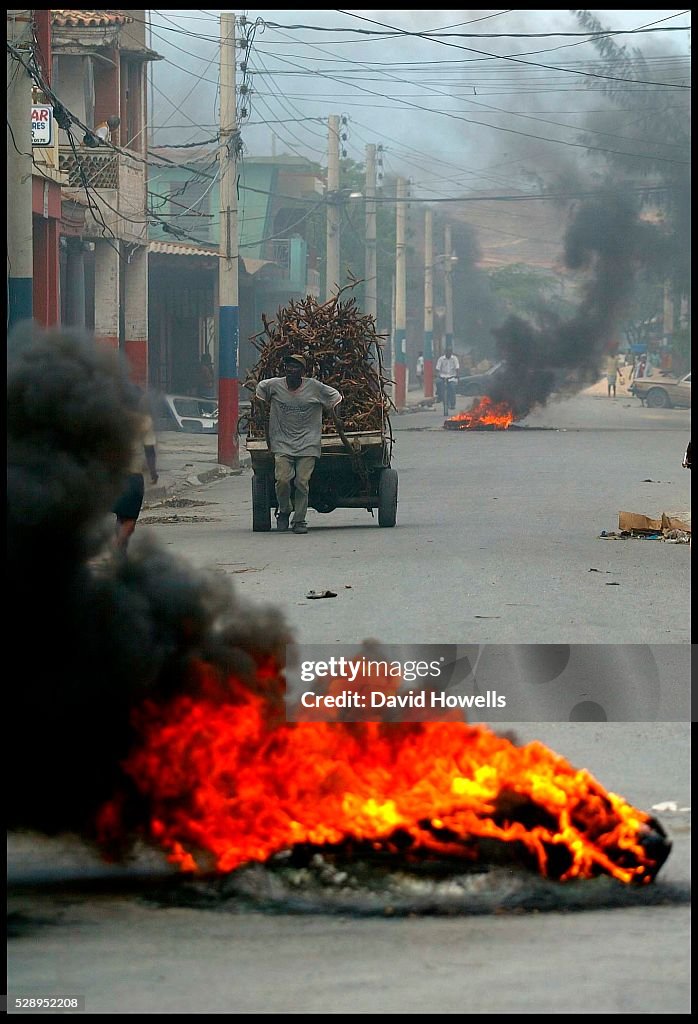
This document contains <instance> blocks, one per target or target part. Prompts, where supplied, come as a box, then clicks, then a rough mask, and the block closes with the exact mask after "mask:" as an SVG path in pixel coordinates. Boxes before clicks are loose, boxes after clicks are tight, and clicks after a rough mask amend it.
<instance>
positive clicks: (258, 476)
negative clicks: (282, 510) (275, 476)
mask: <svg viewBox="0 0 698 1024" xmlns="http://www.w3.org/2000/svg"><path fill="white" fill-rule="evenodd" d="M270 486H271V477H270V476H269V474H268V473H255V474H254V476H253V477H252V532H253V533H265V532H266V531H267V530H271V507H270V504H269V489H270Z"/></svg>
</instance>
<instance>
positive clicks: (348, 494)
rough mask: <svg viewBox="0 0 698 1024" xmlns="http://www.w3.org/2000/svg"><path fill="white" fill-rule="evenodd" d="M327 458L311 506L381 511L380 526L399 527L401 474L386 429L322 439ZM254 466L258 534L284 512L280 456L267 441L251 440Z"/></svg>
mask: <svg viewBox="0 0 698 1024" xmlns="http://www.w3.org/2000/svg"><path fill="white" fill-rule="evenodd" d="M321 447H322V456H321V457H320V458H319V459H318V460H317V462H316V464H315V470H314V472H313V475H312V477H311V478H310V492H309V496H308V507H309V508H314V509H315V510H316V511H317V512H323V513H325V512H334V510H335V509H336V508H365V509H367V510H368V511H369V512H371V514H373V509H378V525H379V526H395V521H396V517H397V470H395V469H392V468H391V465H390V461H391V447H392V438H390V437H389V436H388V435H387V434H386V433H385V432H383V431H380V430H375V431H373V430H371V431H359V432H346V433H345V432H344V431H342V432H341V436H340V434H323V435H322V442H321ZM247 450H248V452H249V453H250V459H251V461H252V470H253V473H254V475H253V477H252V529H253V531H254V532H255V533H259V532H264V531H266V530H271V510H272V509H276V508H277V507H278V503H277V500H276V489H275V486H274V456H273V455H272V454H271V452H270V451H269V449H268V447H267V442H266V440H264V439H263V438H253V437H248V439H247Z"/></svg>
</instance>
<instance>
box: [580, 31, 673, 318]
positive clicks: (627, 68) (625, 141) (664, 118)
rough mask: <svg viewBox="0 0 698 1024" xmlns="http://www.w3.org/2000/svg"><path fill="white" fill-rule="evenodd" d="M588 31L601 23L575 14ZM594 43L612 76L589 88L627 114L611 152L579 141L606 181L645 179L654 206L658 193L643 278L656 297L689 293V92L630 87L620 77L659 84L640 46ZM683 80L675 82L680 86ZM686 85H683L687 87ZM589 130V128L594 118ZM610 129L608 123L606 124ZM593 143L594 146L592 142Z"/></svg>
mask: <svg viewBox="0 0 698 1024" xmlns="http://www.w3.org/2000/svg"><path fill="white" fill-rule="evenodd" d="M572 13H573V14H575V15H576V16H577V20H578V22H579V24H580V25H581V27H582V28H583V29H584V30H585V31H589V32H604V31H606V30H605V29H604V26H602V25H601V23H600V22H599V21H598V20H597V19H596V18H595V17H594V16H593V15H592V13H591V12H590V11H573V12H572ZM591 43H592V45H593V46H594V47H595V48H596V50H597V51H598V52H599V53H600V54H601V56H602V57H603V58H604V59H605V60H606V61H608V62H611V64H612V67H611V70H610V72H609V74H610V75H612V76H613V80H611V79H610V78H609V80H608V81H605V82H602V83H601V84H600V83H599V80H597V79H594V80H593V83H591V82H589V83H588V84H589V85H592V84H593V88H595V89H597V90H598V89H600V91H601V93H602V94H603V95H604V96H605V97H606V98H607V100H608V101H609V104H610V105H611V106H615V107H617V108H618V109H619V110H623V111H626V112H627V113H628V114H629V115H631V116H630V117H629V118H628V119H627V122H626V123H627V126H628V127H627V128H625V129H621V130H620V131H619V133H618V135H617V136H614V138H613V144H612V146H609V147H608V148H609V149H612V150H614V152H612V153H611V152H605V153H596V152H593V150H592V149H591V147H592V136H591V135H589V134H586V135H582V136H581V139H582V141H584V142H585V143H587V144H588V145H589V146H590V153H591V152H593V155H594V156H595V157H598V158H599V159H601V160H603V161H604V162H605V164H606V168H607V180H608V181H609V182H611V183H618V182H619V181H625V182H632V183H637V182H640V181H644V182H645V183H646V184H647V186H648V189H647V193H646V195H645V197H644V202H645V206H646V207H649V206H650V205H652V206H654V207H655V209H656V206H657V197H658V196H661V203H660V209H659V210H658V211H657V212H658V214H659V219H660V223H661V227H662V231H663V235H664V239H663V241H664V243H665V244H664V245H662V246H658V247H657V249H656V251H655V252H654V253H648V256H654V257H655V258H654V262H653V265H652V266H649V265H648V267H647V275H649V276H650V277H651V278H652V279H653V282H654V287H653V288H652V289H651V291H652V292H653V294H655V295H657V296H661V294H662V293H661V288H660V287H659V286H660V285H661V286H663V284H664V282H665V281H668V282H669V283H670V286H671V289H672V291H673V294H674V296H675V298H676V299H678V298H679V297H680V296H682V295H689V294H690V251H691V245H690V223H691V212H690V174H691V172H690V145H691V137H690V111H689V96H690V89H689V88H686V89H682V88H671V89H667V94H669V93H670V94H671V95H670V97H668V98H666V99H664V100H660V101H659V103H658V101H657V95H658V94H659V95H660V97H661V92H658V91H659V88H660V87H661V84H662V83H661V82H659V83H657V88H652V89H648V88H628V87H627V84H626V82H624V81H623V80H624V79H625V80H627V79H630V80H634V81H637V82H652V81H656V77H657V76H656V73H655V72H654V71H653V68H652V67H651V66H650V64H649V63H648V61H647V60H646V58H645V56H644V54H643V53H642V51H641V50H640V49H638V48H635V49H632V50H630V49H628V48H627V47H625V46H621V45H619V44H618V43H617V42H615V40H614V39H613V38H612V37H611V36H608V35H606V36H597V37H595V38H594V39H592V40H591ZM680 84H681V83H676V82H674V83H672V85H680ZM688 84H689V82H688V81H687V82H686V85H688ZM590 127H594V122H593V121H592V122H591V124H590ZM599 127H604V128H605V129H606V130H608V125H607V122H605V121H604V123H603V125H600V126H599ZM594 145H598V142H596V143H595V144H594ZM647 285H648V278H647V276H645V278H644V280H642V281H641V285H640V286H641V287H642V288H643V290H646V289H647ZM662 301H663V300H662V299H661V297H660V298H659V300H658V305H657V310H656V313H657V314H658V315H659V314H661V312H662Z"/></svg>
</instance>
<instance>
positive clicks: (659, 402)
mask: <svg viewBox="0 0 698 1024" xmlns="http://www.w3.org/2000/svg"><path fill="white" fill-rule="evenodd" d="M645 401H646V402H647V405H648V407H649V408H650V409H670V408H671V399H670V398H669V395H668V394H667V393H666V391H665V390H664V388H650V390H649V391H648V392H647V398H646V399H645Z"/></svg>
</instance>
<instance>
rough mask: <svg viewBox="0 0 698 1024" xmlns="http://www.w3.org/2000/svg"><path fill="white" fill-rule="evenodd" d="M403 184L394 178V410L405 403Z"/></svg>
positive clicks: (404, 210)
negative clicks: (395, 182) (395, 201)
mask: <svg viewBox="0 0 698 1024" xmlns="http://www.w3.org/2000/svg"><path fill="white" fill-rule="evenodd" d="M406 200H407V182H406V181H405V179H404V178H398V179H397V203H396V207H395V242H396V244H395V408H396V409H398V411H399V410H400V409H404V408H405V405H406V404H407V353H406V351H405V343H406V337H407V316H406V310H407V272H406V271H407V264H406V256H407V245H406V231H405V227H406V223H407V201H406Z"/></svg>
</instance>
